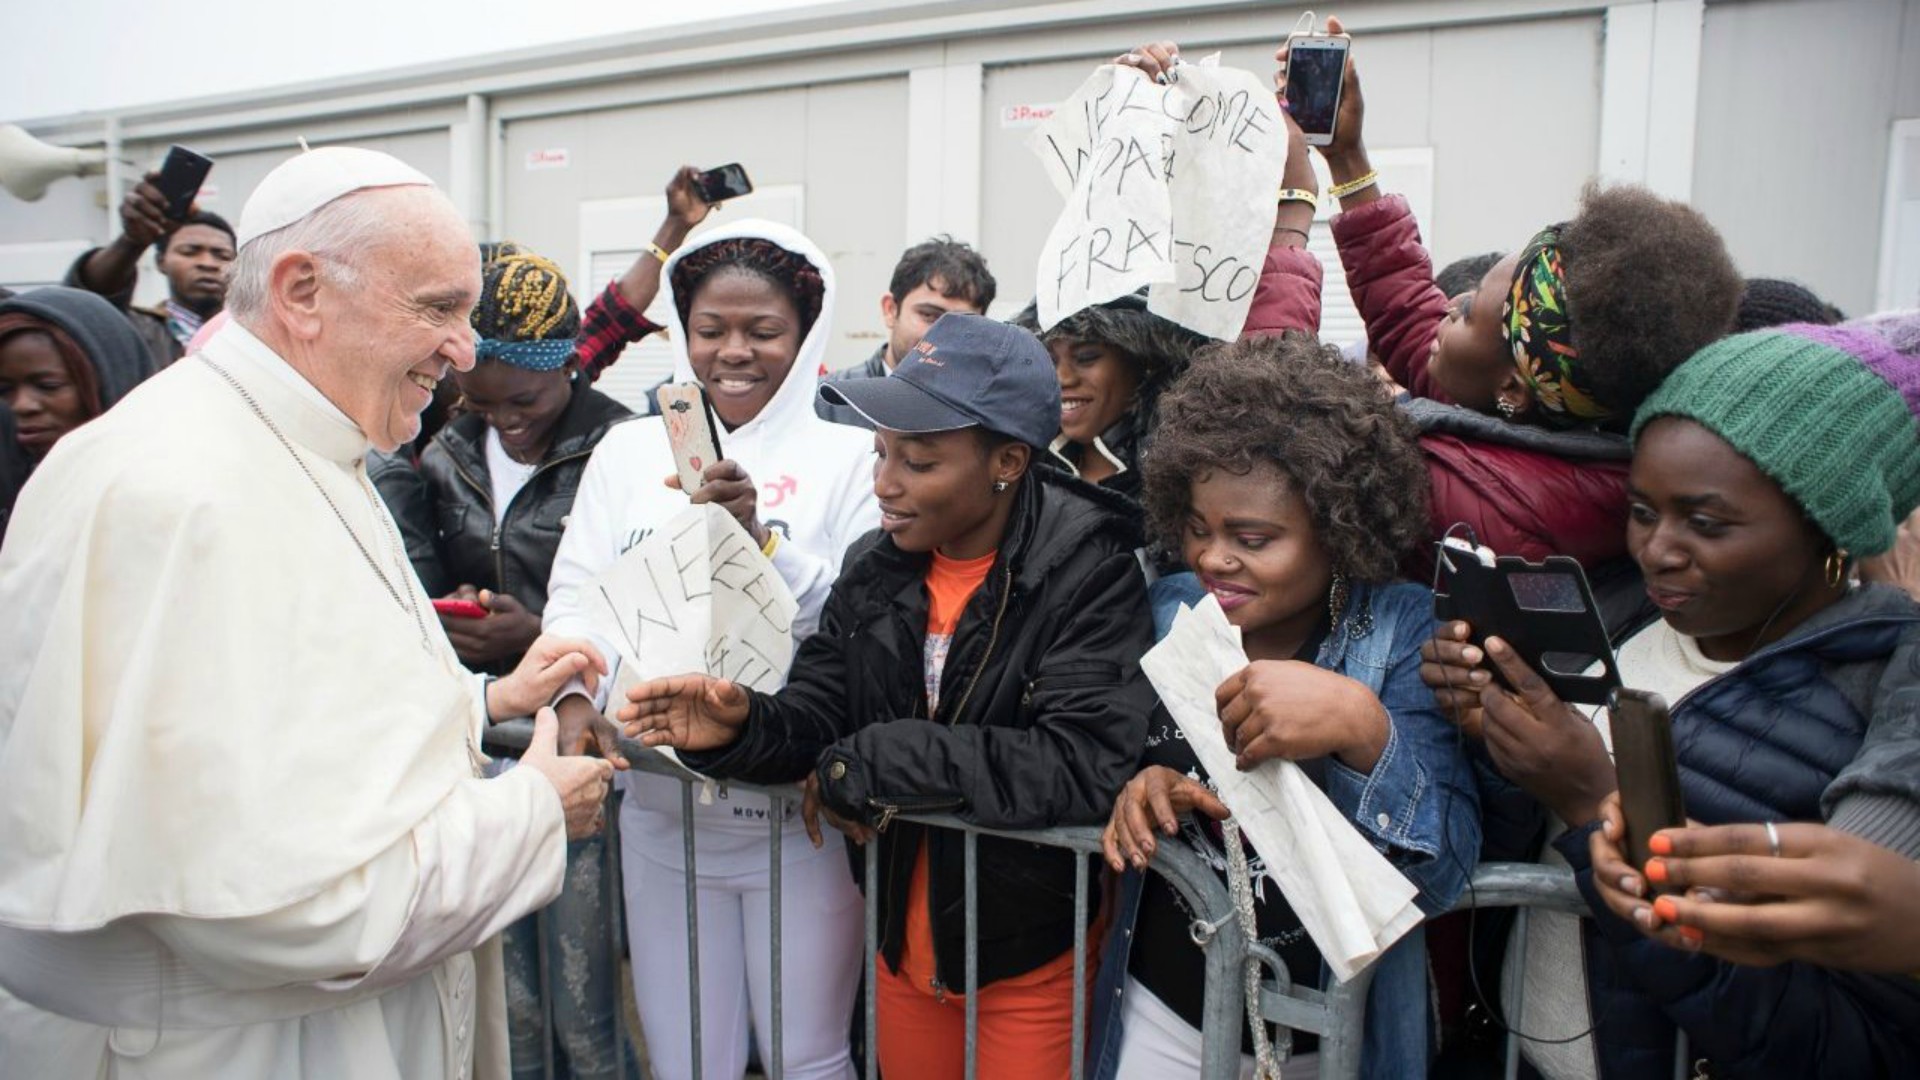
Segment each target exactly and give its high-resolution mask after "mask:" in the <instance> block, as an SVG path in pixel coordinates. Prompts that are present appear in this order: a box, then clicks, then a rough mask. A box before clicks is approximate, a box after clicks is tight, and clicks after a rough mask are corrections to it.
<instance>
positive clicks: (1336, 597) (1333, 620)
mask: <svg viewBox="0 0 1920 1080" xmlns="http://www.w3.org/2000/svg"><path fill="white" fill-rule="evenodd" d="M1350 594H1351V590H1349V589H1348V588H1347V575H1345V574H1342V573H1340V572H1339V571H1337V570H1336V571H1334V574H1333V584H1331V585H1329V586H1328V587H1327V616H1328V618H1327V628H1328V629H1332V628H1334V627H1336V626H1339V625H1340V616H1342V615H1345V614H1346V613H1347V597H1348V596H1349V595H1350Z"/></svg>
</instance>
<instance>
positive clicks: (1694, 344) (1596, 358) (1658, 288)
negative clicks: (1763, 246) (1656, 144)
mask: <svg viewBox="0 0 1920 1080" xmlns="http://www.w3.org/2000/svg"><path fill="white" fill-rule="evenodd" d="M1560 251H1561V254H1562V255H1563V256H1564V258H1565V260H1566V275H1567V306H1568V313H1567V314H1568V321H1569V323H1570V325H1571V328H1572V334H1573V345H1574V348H1575V349H1577V350H1578V351H1579V353H1580V356H1581V358H1582V359H1583V360H1585V361H1586V362H1587V370H1588V371H1589V372H1591V376H1590V377H1591V378H1592V380H1593V393H1594V396H1595V397H1596V398H1597V399H1598V400H1599V401H1600V403H1601V404H1603V405H1606V406H1607V407H1608V408H1609V409H1611V410H1612V412H1613V414H1614V416H1616V417H1621V418H1625V419H1623V420H1622V421H1621V422H1622V423H1623V424H1624V423H1625V422H1626V419H1630V418H1631V417H1632V416H1633V413H1634V410H1635V409H1638V408H1639V407H1640V403H1641V402H1642V401H1645V400H1646V398H1647V395H1648V394H1651V393H1653V391H1654V390H1655V389H1656V388H1657V387H1658V386H1659V385H1660V383H1661V381H1662V380H1664V379H1665V378H1666V377H1667V374H1668V372H1671V371H1672V370H1673V369H1674V368H1676V367H1678V366H1680V364H1681V363H1682V362H1684V361H1685V360H1686V359H1687V358H1688V357H1690V356H1692V355H1693V354H1694V353H1695V352H1698V351H1699V350H1700V349H1701V348H1703V347H1704V346H1706V345H1708V344H1710V343H1711V342H1714V341H1716V340H1718V339H1720V338H1722V337H1725V336H1726V335H1727V333H1728V331H1730V330H1731V329H1732V328H1733V318H1734V312H1735V309H1736V308H1738V307H1739V305H1740V294H1741V292H1742V291H1743V290H1744V289H1745V287H1746V282H1745V281H1744V280H1743V279H1742V278H1741V277H1740V272H1739V271H1738V270H1736V269H1734V265H1733V259H1732V258H1731V257H1730V256H1728V254H1727V247H1726V244H1725V243H1723V242H1722V241H1721V239H1720V233H1719V232H1718V231H1716V230H1715V229H1714V227H1713V226H1712V225H1711V224H1709V223H1708V222H1707V219H1706V218H1705V217H1703V216H1701V214H1700V213H1699V212H1698V211H1696V210H1694V209H1693V208H1692V207H1689V206H1687V205H1685V204H1683V203H1677V202H1673V201H1672V200H1669V199H1663V198H1661V197H1659V196H1658V195H1655V194H1654V193H1653V192H1651V191H1648V190H1647V189H1646V188H1643V187H1636V186H1633V185H1630V184H1623V185H1618V186H1615V187H1608V188H1602V187H1600V186H1599V185H1597V184H1589V185H1588V186H1587V189H1586V191H1585V192H1584V193H1582V195H1581V199H1580V212H1579V214H1578V215H1576V216H1575V217H1574V219H1573V220H1572V221H1570V222H1568V223H1567V224H1566V225H1565V226H1563V227H1562V228H1561V231H1560Z"/></svg>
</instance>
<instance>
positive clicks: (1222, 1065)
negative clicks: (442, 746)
mask: <svg viewBox="0 0 1920 1080" xmlns="http://www.w3.org/2000/svg"><path fill="white" fill-rule="evenodd" d="M514 728H515V725H514V724H512V723H509V724H507V725H496V726H495V728H494V729H492V730H491V731H489V733H488V734H489V739H488V742H489V744H490V745H491V746H493V747H494V748H497V749H507V750H513V749H518V748H523V747H524V746H525V743H526V741H527V733H528V731H529V730H530V725H527V724H524V723H521V724H519V725H518V728H519V729H518V730H514ZM503 729H504V730H503ZM623 752H625V753H627V754H628V755H629V760H630V761H632V762H633V764H634V767H635V768H636V769H639V770H641V771H646V772H656V773H661V774H665V775H670V776H674V777H675V778H677V779H679V780H680V781H681V782H682V796H681V797H682V811H683V816H684V817H685V818H686V819H687V820H688V821H691V820H692V814H693V798H694V796H693V782H692V781H691V780H690V779H689V778H688V776H687V774H686V773H685V772H684V771H683V770H681V769H680V768H678V767H677V766H675V765H674V764H672V763H671V762H669V761H666V760H665V759H662V758H659V757H658V756H657V755H655V754H652V753H651V752H649V751H645V750H643V749H642V748H641V747H639V746H637V745H635V744H631V743H628V744H625V745H624V746H623ZM732 786H734V787H738V788H742V789H745V790H749V791H758V792H764V793H765V794H766V795H767V796H768V799H769V813H770V815H771V820H770V822H769V828H770V829H771V830H772V831H771V832H770V834H769V836H770V847H771V849H772V851H771V855H772V858H773V859H774V862H773V863H771V864H770V866H769V876H770V878H771V880H772V883H773V888H774V895H775V907H774V914H773V919H774V928H773V937H774V940H775V949H776V953H775V956H774V957H773V972H774V979H775V986H776V988H778V987H779V986H780V956H779V952H780V947H779V944H778V941H779V938H780V936H781V934H782V932H783V927H782V923H781V918H780V908H781V906H782V905H781V904H780V902H779V892H778V890H779V884H778V882H779V873H780V868H779V863H778V859H779V850H780V844H781V840H782V837H781V830H780V828H779V824H780V815H781V810H782V808H783V806H784V803H785V801H787V800H791V799H793V798H795V797H797V792H796V791H795V790H794V789H792V788H788V787H778V788H763V787H758V786H754V785H745V784H741V785H732ZM896 820H899V821H909V822H913V823H916V824H920V825H924V826H927V827H930V828H940V829H948V830H954V831H958V832H960V833H961V837H962V845H963V853H964V862H965V878H964V880H965V887H966V890H967V892H966V897H965V904H966V930H967V935H966V954H965V960H966V1005H967V1009H966V1012H967V1023H966V1034H967V1039H966V1051H967V1057H966V1069H967V1075H968V1076H969V1077H976V1076H977V1075H978V1023H979V1015H978V1002H977V997H978V993H979V908H978V902H979V901H978V871H979V865H978V858H979V853H978V838H979V837H981V836H994V837H1003V838H1010V839H1016V840H1020V841H1024V842H1028V843H1035V844H1040V845H1043V846H1049V847H1056V848H1061V849H1064V850H1067V851H1071V852H1075V853H1077V854H1078V855H1080V856H1085V855H1090V854H1098V853H1099V851H1100V834H1099V831H1098V830H1096V829H1094V828H1091V827H1059V828H1048V829H1036V830H1026V831H1019V832H1015V831H1011V830H1000V829H982V828H978V827H976V826H972V825H968V824H966V823H964V822H961V821H959V820H958V819H955V818H953V817H951V816H950V815H900V816H899V817H898V818H896ZM610 837H611V825H610ZM610 843H611V839H610ZM683 843H684V845H685V851H686V859H687V875H688V923H687V926H688V956H689V960H688V967H689V971H688V979H689V986H690V990H691V993H692V1009H691V1014H692V1019H693V1024H694V1041H693V1052H694V1068H695V1072H696V1074H697V1073H698V1072H699V1071H700V1066H701V1062H700V1049H701V1048H700V1042H699V1038H698V1032H699V1024H700V1015H699V965H698V948H699V941H698V929H697V927H698V923H697V919H698V914H697V910H696V909H697V903H696V894H695V893H694V890H693V886H692V882H693V878H694V875H695V873H696V868H695V862H694V859H695V853H694V850H693V844H694V841H693V836H692V829H691V828H689V829H687V830H686V832H685V835H684V837H683ZM865 856H866V879H867V895H866V912H865V916H866V935H865V936H866V942H865V952H866V963H867V968H866V979H867V988H866V995H865V997H866V1001H865V1012H866V1016H865V1020H866V1030H867V1048H866V1064H867V1075H869V1076H873V1075H876V1074H877V1067H878V1062H879V1038H878V996H877V988H876V986H875V984H874V981H873V973H874V971H875V970H876V965H877V964H878V960H879V956H878V953H879V929H880V928H879V890H880V888H882V887H883V884H882V882H881V881H880V860H879V850H878V845H877V844H869V845H867V848H866V852H865ZM1152 869H1153V871H1154V872H1156V873H1158V874H1160V876H1161V877H1162V878H1163V879H1164V880H1166V881H1167V882H1168V883H1169V884H1170V885H1172V886H1173V888H1174V889H1175V890H1176V891H1177V892H1179V893H1180V894H1181V895H1182V897H1183V898H1184V899H1186V901H1187V902H1188V904H1189V905H1190V906H1191V908H1192V910H1194V911H1195V912H1202V913H1209V914H1210V915H1211V916H1212V917H1211V918H1208V919H1204V920H1201V921H1200V922H1199V923H1197V924H1196V926H1197V927H1198V928H1202V929H1204V930H1205V932H1204V933H1201V932H1196V934H1195V941H1196V943H1197V944H1198V945H1199V946H1200V947H1201V949H1202V950H1203V952H1204V953H1205V957H1206V973H1207V983H1206V985H1207V995H1206V999H1205V1005H1204V1011H1203V1017H1202V1028H1201V1060H1202V1073H1201V1075H1202V1076H1203V1077H1206V1078H1208V1080H1212V1078H1216V1077H1219V1078H1224V1077H1230V1076H1233V1075H1235V1074H1236V1073H1237V1072H1238V1067H1239V1055H1240V1033H1241V1024H1242V1023H1243V1021H1244V1002H1242V1001H1241V994H1240V987H1241V985H1242V967H1243V965H1244V963H1245V961H1246V959H1247V957H1248V956H1249V955H1252V956H1255V957H1257V958H1258V959H1259V961H1260V963H1261V964H1262V966H1263V967H1264V968H1265V969H1266V970H1267V972H1268V978H1266V979H1264V980H1263V981H1262V986H1261V995H1260V999H1261V1000H1260V1014H1261V1015H1262V1017H1263V1018H1264V1019H1266V1020H1267V1021H1268V1022H1270V1023H1275V1024H1280V1025H1282V1027H1283V1028H1284V1029H1286V1030H1285V1031H1283V1032H1282V1037H1283V1038H1285V1037H1286V1032H1287V1031H1291V1030H1301V1031H1309V1032H1313V1033H1316V1034H1318V1035H1319V1036H1320V1039H1321V1047H1320V1075H1321V1076H1322V1077H1326V1078H1329V1080H1331V1078H1337V1077H1344V1076H1352V1075H1357V1070H1358V1068H1359V1054H1360V1046H1361V1042H1362V1025H1363V1024H1364V1019H1365V1009H1364V1004H1365V997H1366V993H1367V990H1368V987H1369V985H1370V982H1371V978H1372V973H1371V971H1370V970H1369V971H1367V972H1363V973H1361V974H1360V975H1359V976H1357V977H1356V978H1354V979H1353V980H1351V981H1349V982H1347V983H1335V984H1333V985H1332V986H1330V987H1328V988H1327V989H1326V990H1325V991H1320V990H1315V989H1312V988H1308V987H1295V986H1293V985H1292V983H1291V980H1290V978H1288V975H1287V972H1286V969H1285V966H1284V964H1283V963H1281V962H1280V960H1279V957H1278V956H1276V955H1274V954H1273V953H1272V952H1271V950H1268V949H1266V948H1265V947H1263V946H1261V945H1259V943H1257V942H1255V943H1249V942H1248V941H1246V940H1245V938H1244V936H1243V935H1242V933H1241V932H1240V931H1239V929H1238V926H1237V924H1236V923H1234V921H1233V920H1232V918H1231V910H1232V909H1231V905H1230V902H1229V900H1228V897H1227V894H1226V888H1225V886H1224V884H1223V883H1222V882H1221V881H1220V879H1219V878H1218V876H1216V874H1215V873H1214V871H1213V869H1212V867H1211V866H1209V865H1208V864H1207V863H1206V862H1204V861H1203V860H1202V859H1201V858H1200V856H1199V855H1198V853H1196V852H1193V851H1191V850H1188V849H1186V848H1184V847H1183V846H1181V845H1161V846H1159V847H1158V848H1157V849H1156V851H1155V853H1154V856H1153V860H1152ZM1088 874H1089V869H1088V866H1087V863H1086V861H1085V859H1084V858H1081V859H1079V860H1077V865H1076V869H1075V880H1074V915H1075V924H1076V925H1075V930H1074V995H1075V1001H1074V1014H1073V1026H1074V1051H1073V1055H1074V1063H1073V1069H1074V1075H1075V1076H1076V1077H1079V1076H1083V1075H1084V1070H1085V1026H1086V1023H1087V1017H1086V1012H1085V1010H1086V1007H1087V1003H1086V975H1087V967H1088V960H1087V956H1086V947H1087V940H1086V939H1087V935H1086V914H1087V911H1088V907H1089V905H1090V903H1091V901H1090V899H1089V896H1090V892H1091V887H1090V884H1089V878H1088ZM1473 907H1515V908H1517V909H1518V916H1517V928H1516V932H1517V933H1518V934H1519V936H1520V940H1519V941H1518V942H1516V943H1515V946H1514V949H1515V951H1514V953H1513V955H1512V960H1511V962H1512V963H1514V964H1517V965H1519V966H1520V967H1521V968H1522V969H1524V965H1525V961H1526V945H1525V928H1526V925H1527V919H1528V917H1529V916H1528V913H1529V911H1530V910H1531V909H1534V908H1545V909H1549V910H1559V911H1565V912H1569V913H1572V914H1576V915H1584V914H1586V906H1585V903H1584V901H1583V900H1582V899H1581V897H1580V895H1579V893H1578V891H1577V889H1575V888H1574V885H1573V881H1572V875H1571V874H1569V873H1568V872H1567V871H1566V870H1564V869H1559V868H1554V867H1548V866H1540V865H1534V864H1511V863H1496V864H1488V865H1483V866H1481V867H1479V868H1477V869H1476V871H1475V873H1474V876H1473V888H1471V889H1470V890H1468V891H1467V892H1466V893H1464V894H1463V895H1462V896H1461V898H1460V900H1459V901H1458V902H1457V903H1456V904H1455V905H1454V910H1464V909H1468V908H1473ZM542 977H543V979H544V978H545V977H546V975H545V970H544V965H543V971H542ZM1508 989H1509V991H1511V990H1512V989H1513V988H1512V987H1509V988H1508ZM1502 996H1503V998H1504V997H1505V996H1506V995H1505V994H1503V995H1502ZM1504 1007H1505V1008H1506V1009H1507V1011H1508V1012H1509V1015H1511V1014H1512V1013H1513V1012H1514V1011H1515V1010H1514V1009H1513V1007H1512V1005H1511V1004H1510V1003H1507V1004H1505V1005H1504ZM781 1008H782V1006H781V995H780V993H779V992H778V989H776V993H775V1001H774V1028H775V1031H776V1033H777V1032H778V1031H779V1026H780V1015H781ZM780 1042H781V1039H780V1036H779V1035H778V1034H776V1035H775V1037H774V1048H773V1051H772V1056H773V1057H774V1072H773V1074H772V1075H773V1076H775V1077H778V1075H779V1073H780V1071H781V1069H782V1066H783V1063H782V1061H781V1060H780V1056H781V1049H780V1045H779V1044H780ZM1686 1054H1687V1048H1686V1046H1685V1044H1684V1043H1682V1044H1677V1045H1676V1048H1675V1062H1676V1066H1677V1067H1678V1068H1679V1069H1680V1070H1681V1071H1682V1072H1683V1070H1684V1065H1685V1058H1686ZM1519 1057H1520V1054H1519V1039H1518V1037H1517V1036H1515V1035H1513V1034H1512V1033H1511V1032H1510V1033H1509V1035H1508V1039H1507V1061H1506V1063H1505V1064H1506V1071H1507V1075H1508V1076H1513V1075H1515V1073H1516V1072H1517V1069H1518V1062H1519ZM1677 1074H1678V1073H1677Z"/></svg>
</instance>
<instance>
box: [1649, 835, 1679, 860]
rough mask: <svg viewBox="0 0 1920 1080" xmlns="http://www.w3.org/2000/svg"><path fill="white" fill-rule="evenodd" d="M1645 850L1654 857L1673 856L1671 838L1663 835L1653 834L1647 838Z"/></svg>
mask: <svg viewBox="0 0 1920 1080" xmlns="http://www.w3.org/2000/svg"><path fill="white" fill-rule="evenodd" d="M1647 850H1648V851H1651V852H1653V853H1654V854H1655V855H1671V854H1673V838H1672V837H1670V836H1668V835H1667V834H1665V833H1654V834H1653V835H1652V836H1649V837H1647Z"/></svg>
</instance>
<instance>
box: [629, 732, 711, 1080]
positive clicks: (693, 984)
mask: <svg viewBox="0 0 1920 1080" xmlns="http://www.w3.org/2000/svg"><path fill="white" fill-rule="evenodd" d="M621 752H622V753H625V752H626V751H625V750H624V749H623V750H622V751H621ZM643 753H647V754H648V756H649V757H651V756H652V754H651V753H650V752H646V751H643ZM627 760H629V761H632V760H635V759H634V758H628V759H627ZM693 783H694V782H693V781H692V780H691V779H688V778H687V777H686V776H685V775H684V774H682V775H681V778H680V820H681V822H682V825H681V829H680V843H681V850H682V851H684V852H685V857H684V860H683V862H684V865H685V868H686V874H685V877H686V884H687V1003H688V1010H687V1013H688V1017H689V1018H690V1019H691V1021H692V1023H691V1024H690V1025H689V1033H688V1035H687V1039H688V1041H690V1042H691V1043H692V1044H693V1075H695V1076H705V1075H706V1074H707V1072H706V1069H704V1068H702V1064H703V1063H702V1062H701V1060H700V891H699V885H698V883H697V882H696V880H695V878H696V875H697V873H698V872H697V871H696V870H695V869H694V863H693V858H694V855H693V833H694V828H693Z"/></svg>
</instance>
